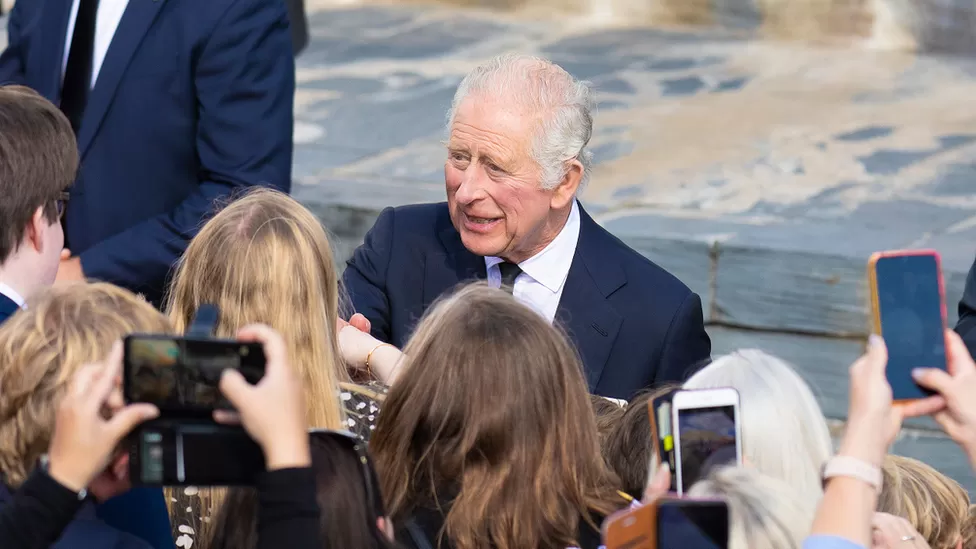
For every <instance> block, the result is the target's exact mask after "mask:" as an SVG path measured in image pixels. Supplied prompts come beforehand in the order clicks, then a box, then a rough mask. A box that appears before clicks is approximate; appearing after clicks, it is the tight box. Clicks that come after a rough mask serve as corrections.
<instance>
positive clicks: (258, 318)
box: [166, 188, 349, 549]
mask: <svg viewBox="0 0 976 549" xmlns="http://www.w3.org/2000/svg"><path fill="white" fill-rule="evenodd" d="M205 303H210V304H214V305H216V306H217V307H218V308H219V309H220V319H219V322H218V324H217V327H216V335H217V336H218V337H223V338H233V337H234V336H235V334H236V333H237V331H238V330H239V329H240V328H242V327H244V326H246V325H248V324H254V323H261V324H266V325H268V326H271V327H272V328H274V329H275V330H277V331H278V332H279V333H280V334H282V336H283V337H284V338H285V344H286V346H287V348H288V357H289V359H290V360H291V364H292V365H293V366H294V367H295V368H296V370H297V372H298V374H299V376H300V377H301V379H302V386H303V387H304V388H305V404H306V410H305V414H306V420H307V422H308V425H309V426H310V427H315V428H325V429H341V428H343V427H344V422H345V415H344V413H343V410H342V406H341V404H340V402H339V383H340V381H348V380H349V377H348V373H347V372H346V369H345V363H344V362H343V361H342V358H341V356H340V354H339V346H338V339H337V338H336V330H335V327H336V317H337V315H338V309H339V277H338V272H337V270H336V265H335V260H334V259H333V256H332V248H331V246H330V244H329V238H328V236H327V234H326V232H325V229H324V228H323V227H322V224H321V223H320V222H319V220H318V219H317V218H316V217H315V216H314V215H313V214H312V213H311V212H310V211H308V209H307V208H305V207H304V206H302V205H301V204H300V203H298V202H297V201H296V200H295V199H293V198H291V197H289V196H288V195H286V194H284V193H281V192H278V191H275V190H271V189H266V188H256V189H253V190H250V191H248V192H247V193H245V194H243V195H241V196H240V197H239V198H237V199H236V200H234V201H233V202H230V203H229V204H227V205H226V206H225V207H224V208H223V209H221V210H220V211H219V212H218V213H217V214H216V215H215V216H214V217H213V218H211V219H210V220H209V221H208V222H207V223H206V224H205V225H204V226H203V228H202V229H201V230H200V233H199V234H197V236H196V237H195V238H194V239H193V240H192V241H191V242H190V245H189V246H188V247H187V249H186V253H185V254H184V255H183V257H182V258H181V259H180V261H179V263H178V265H177V268H176V274H175V275H174V278H173V283H172V286H171V287H170V291H169V293H168V295H167V299H166V311H167V314H169V317H170V319H171V320H172V322H173V326H174V328H175V329H176V330H177V332H180V333H183V332H185V331H186V330H187V329H188V328H189V325H190V323H191V322H192V320H193V315H194V314H195V313H196V311H197V309H198V308H199V307H200V305H202V304H205ZM167 492H168V494H167V495H168V498H167V500H168V502H169V503H170V508H171V509H170V511H171V513H172V517H173V526H174V530H175V531H174V534H176V535H180V532H179V531H178V529H179V527H180V526H182V524H181V523H186V522H189V523H190V524H189V526H190V527H191V528H192V529H193V530H194V531H195V532H196V534H197V540H196V541H197V544H198V545H199V546H201V547H204V549H205V547H206V543H205V542H203V541H201V540H207V539H209V537H210V531H211V529H212V524H213V523H212V521H209V520H208V519H209V517H210V516H211V515H213V513H215V512H216V511H217V509H219V508H220V505H221V503H222V501H223V498H224V495H225V493H226V489H221V488H201V489H199V490H197V489H196V488H192V489H190V490H189V491H187V490H186V489H177V488H173V489H168V490H167Z"/></svg>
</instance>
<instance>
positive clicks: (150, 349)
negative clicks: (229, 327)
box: [122, 334, 265, 417]
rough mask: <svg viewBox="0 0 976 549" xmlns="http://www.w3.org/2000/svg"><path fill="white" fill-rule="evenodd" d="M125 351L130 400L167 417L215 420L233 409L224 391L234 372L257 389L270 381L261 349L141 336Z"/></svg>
mask: <svg viewBox="0 0 976 549" xmlns="http://www.w3.org/2000/svg"><path fill="white" fill-rule="evenodd" d="M124 348H125V350H124V353H125V357H124V361H123V363H124V366H123V367H124V373H123V381H122V388H123V394H124V397H125V400H126V401H127V402H148V403H151V404H155V405H156V406H157V407H158V408H159V410H160V415H161V416H164V417H165V416H172V415H173V414H183V415H190V416H193V415H196V416H201V417H202V416H206V417H209V416H210V415H211V414H212V412H213V410H214V409H217V408H230V407H231V406H230V403H229V402H227V400H226V399H225V398H224V397H223V395H222V394H221V393H220V389H219V388H218V384H219V382H220V376H221V374H222V373H223V371H224V370H226V369H228V368H232V369H235V370H238V371H240V372H241V374H242V375H243V376H244V379H246V380H247V381H248V382H249V383H251V384H256V383H257V382H259V381H260V380H261V378H262V377H264V368H265V356H264V348H263V347H262V346H261V344H260V343H241V342H237V341H228V340H216V339H193V338H182V337H173V336H168V335H142V334H136V335H130V336H128V337H126V338H125V343H124Z"/></svg>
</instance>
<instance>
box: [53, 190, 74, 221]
mask: <svg viewBox="0 0 976 549" xmlns="http://www.w3.org/2000/svg"><path fill="white" fill-rule="evenodd" d="M69 198H71V195H70V194H69V193H68V191H61V192H60V193H59V194H58V197H57V198H55V199H54V207H55V208H56V209H57V212H58V219H63V218H64V211H65V210H66V209H67V208H68V199H69Z"/></svg>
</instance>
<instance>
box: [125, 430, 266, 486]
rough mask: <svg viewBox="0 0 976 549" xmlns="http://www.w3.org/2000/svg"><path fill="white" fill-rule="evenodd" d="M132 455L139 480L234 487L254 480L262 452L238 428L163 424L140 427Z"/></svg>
mask: <svg viewBox="0 0 976 549" xmlns="http://www.w3.org/2000/svg"><path fill="white" fill-rule="evenodd" d="M135 452H136V453H135V454H134V455H133V454H130V462H129V463H130V467H131V468H132V470H131V475H132V478H133V480H134V481H135V482H136V484H143V485H153V486H160V485H162V486H173V485H186V484H189V485H197V486H235V485H248V484H251V483H253V481H254V478H255V477H256V475H257V474H259V473H260V472H261V471H263V470H264V468H265V464H264V455H263V453H262V452H261V448H260V446H258V445H257V443H256V442H254V441H253V440H252V439H251V438H250V437H248V435H247V433H246V432H244V431H243V429H240V428H231V427H223V426H217V425H185V424H177V423H165V422H164V423H163V424H157V425H154V426H150V427H145V428H142V429H140V430H139V431H138V435H137V445H136V447H135Z"/></svg>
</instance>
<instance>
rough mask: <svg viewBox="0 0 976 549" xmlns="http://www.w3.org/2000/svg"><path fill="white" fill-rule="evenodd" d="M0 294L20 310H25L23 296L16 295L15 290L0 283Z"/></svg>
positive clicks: (25, 303)
mask: <svg viewBox="0 0 976 549" xmlns="http://www.w3.org/2000/svg"><path fill="white" fill-rule="evenodd" d="M0 294H3V295H5V296H7V299H9V300H10V301H13V302H14V303H16V304H17V306H18V307H20V308H21V309H25V308H26V305H27V302H26V301H25V300H24V296H22V295H20V294H19V293H17V290H15V289H13V288H11V287H10V286H7V285H6V284H4V283H3V282H0Z"/></svg>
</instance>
